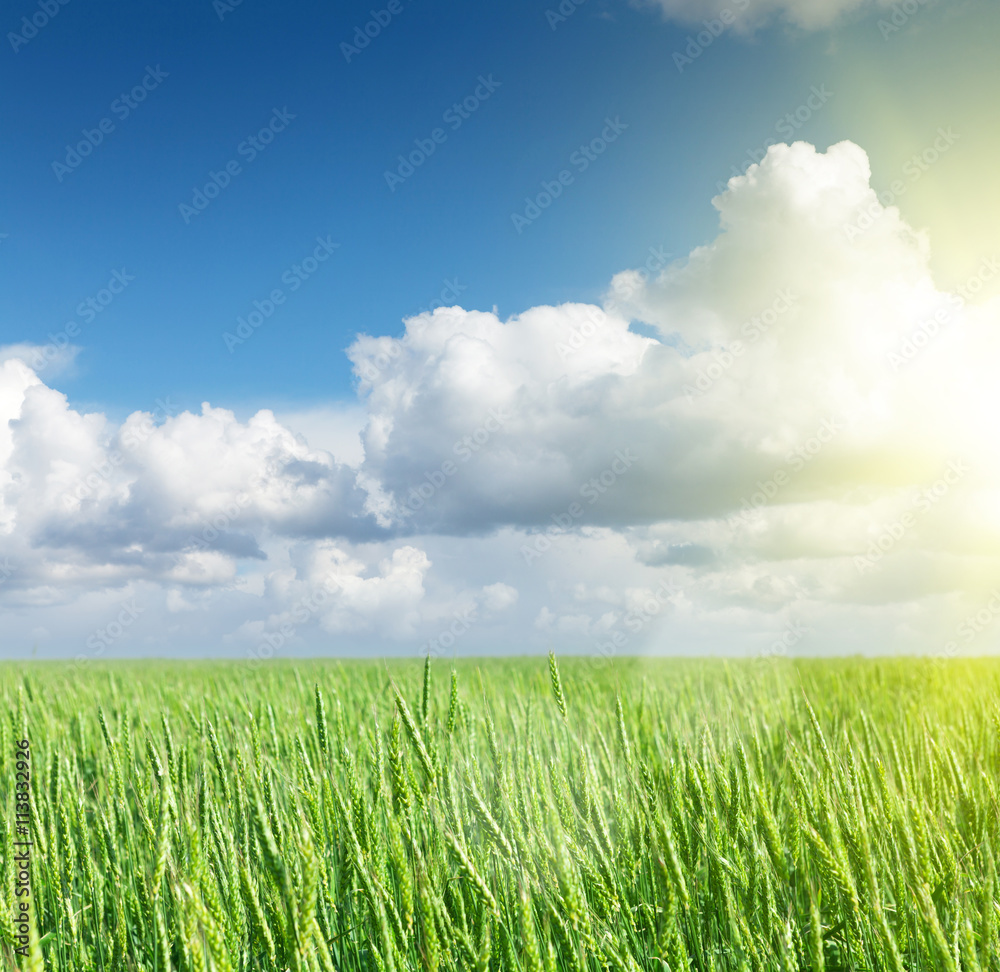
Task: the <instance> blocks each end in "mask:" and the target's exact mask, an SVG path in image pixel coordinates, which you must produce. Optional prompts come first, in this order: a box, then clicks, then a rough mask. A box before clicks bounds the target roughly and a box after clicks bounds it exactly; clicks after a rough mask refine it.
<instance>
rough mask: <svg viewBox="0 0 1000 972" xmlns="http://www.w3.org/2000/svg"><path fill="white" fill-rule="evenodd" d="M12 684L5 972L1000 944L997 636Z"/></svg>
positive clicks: (891, 957)
mask: <svg viewBox="0 0 1000 972" xmlns="http://www.w3.org/2000/svg"><path fill="white" fill-rule="evenodd" d="M0 700H2V705H3V706H4V708H5V711H6V715H5V716H4V718H3V719H2V720H0V848H2V852H3V860H2V874H0V884H2V888H3V892H2V895H0V935H2V939H3V945H2V950H3V961H4V964H5V967H7V968H18V969H31V970H41V969H43V968H44V969H50V970H59V972H86V970H102V972H103V970H108V972H118V970H140V969H141V970H147V972H164V970H184V972H188V970H191V972H196V970H197V972H200V970H208V969H213V970H234V972H243V970H251V969H262V970H284V969H289V970H296V972H299V970H301V972H306V970H310V972H330V970H333V969H336V970H344V972H347V970H362V969H363V970H384V972H389V970H405V969H427V970H434V969H441V970H446V969H463V970H473V969H481V970H487V969H491V970H501V969H502V970H511V972H513V970H525V972H542V970H555V969H558V970H574V972H579V970H584V969H586V970H596V969H609V970H610V969H614V970H636V969H643V970H658V972H660V970H668V969H669V970H671V972H679V970H699V972H708V970H719V972H722V970H736V969H749V970H759V969H780V970H795V969H824V968H825V969H827V970H836V969H858V970H862V969H865V970H867V969H872V970H881V969H885V970H890V972H899V970H903V969H928V970H930V969H946V970H953V972H957V970H959V969H963V970H977V969H984V970H985V969H1000V946H998V935H997V922H998V918H1000V912H998V908H997V904H996V884H997V879H996V853H997V850H996V849H997V848H1000V834H998V817H997V812H998V803H997V769H998V766H1000V736H998V713H1000V709H998V701H1000V666H998V665H997V664H995V663H993V662H990V661H969V662H950V663H948V664H941V663H935V662H932V661H917V660H892V661H867V662H863V661H848V660H839V661H810V662H789V661H784V660H758V661H748V662H729V663H725V662H721V661H706V662H695V661H640V660H637V659H622V660H619V661H617V662H616V663H615V664H614V665H613V666H612V665H608V666H605V667H597V666H595V665H594V664H593V663H592V662H588V661H586V660H583V659H563V660H560V662H559V663H558V664H557V663H556V661H555V659H550V660H549V661H546V660H545V659H544V658H542V659H518V660H513V661H501V660H490V661H484V662H480V663H472V662H459V663H458V664H457V666H456V667H455V668H452V667H451V666H450V665H449V664H448V663H444V662H435V663H433V664H430V665H428V666H426V667H422V666H421V664H420V663H419V662H409V663H393V664H390V665H388V666H386V665H385V664H376V663H344V664H340V663H337V662H330V661H315V662H313V661H301V662H296V663H291V662H287V663H280V664H274V665H271V666H267V667H265V668H263V669H262V670H261V671H259V672H251V671H248V669H247V668H246V667H245V666H239V665H226V664H216V663H201V664H195V665H188V666H185V665H181V664H167V663H159V662H149V663H145V664H138V663H136V664H130V665H116V666H111V665H107V666H103V667H97V666H94V667H92V668H91V669H89V670H87V671H86V673H83V674H81V673H79V672H71V671H70V670H68V669H66V668H63V667H60V666H55V665H33V666H12V665H9V666H4V667H2V668H0ZM20 740H28V744H29V745H30V753H31V755H30V757H29V760H30V763H31V767H32V770H31V791H32V793H31V797H32V799H31V810H30V832H31V840H32V843H33V846H32V848H31V864H30V900H31V902H32V905H33V907H32V910H31V914H32V920H31V922H30V923H28V924H29V925H30V928H28V931H29V934H28V936H27V942H28V944H27V946H26V947H25V946H24V944H23V942H24V940H23V939H21V938H19V937H18V936H19V932H20V931H24V930H25V927H26V926H25V925H24V924H23V923H22V924H21V925H18V919H19V915H20V912H19V911H18V908H19V901H20V900H21V899H19V898H18V896H17V890H18V883H19V880H20V878H19V874H20V872H19V871H18V869H17V868H16V867H15V863H14V862H15V853H16V848H15V841H18V840H24V839H25V836H24V835H23V834H22V835H21V836H20V837H19V836H18V833H17V827H16V826H15V821H16V819H17V806H16V804H17V801H16V798H15V797H16V791H15V777H16V769H17V766H16V762H17V753H18V752H19V750H18V749H17V746H18V742H19V741H20ZM22 883H23V882H22ZM16 948H20V949H21V952H20V954H18V953H16V952H15V949H16Z"/></svg>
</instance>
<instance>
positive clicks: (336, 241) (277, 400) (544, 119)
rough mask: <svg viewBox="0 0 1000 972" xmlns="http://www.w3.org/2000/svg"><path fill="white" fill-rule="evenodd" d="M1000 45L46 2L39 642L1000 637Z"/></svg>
mask: <svg viewBox="0 0 1000 972" xmlns="http://www.w3.org/2000/svg"><path fill="white" fill-rule="evenodd" d="M43 3H44V6H42V4H43ZM53 4H55V6H53ZM230 8H231V9H230ZM559 9H561V10H563V11H564V12H565V19H563V20H556V19H555V18H554V17H553V16H551V15H550V11H551V10H559ZM46 10H49V11H51V10H55V11H56V13H55V15H54V16H50V15H49V14H48V13H46ZM373 10H375V11H376V12H375V13H373V12H372V11H373ZM383 10H384V11H386V12H384V13H383V12H381V11H383ZM220 14H221V15H220ZM373 18H375V19H376V20H382V21H383V23H382V25H381V29H380V30H375V29H374V28H372V29H371V33H372V34H373V35H377V36H373V37H372V39H371V40H370V43H368V44H367V46H365V47H364V48H363V49H358V50H355V51H351V50H347V55H348V56H345V47H344V45H347V44H351V45H353V44H354V41H355V36H356V33H357V31H358V30H359V29H360V30H364V29H365V25H366V24H368V23H369V22H370V21H372V20H373ZM32 20H34V21H35V23H36V25H37V27H32V24H31V21H32ZM25 24H27V25H28V29H27V30H25V26H24V25H25ZM998 27H1000V8H998V7H997V6H996V5H991V4H988V3H987V2H986V0H949V2H946V0H936V2H935V0H901V2H900V3H896V2H895V0H648V2H634V3H629V2H627V0H583V2H581V3H580V4H579V5H576V4H575V3H573V2H572V0H563V3H562V6H561V7H560V6H558V5H556V4H553V3H551V2H550V0H538V2H520V0H515V2H511V3H507V4H503V5H499V6H497V5H494V6H485V5H484V6H482V7H477V6H465V7H458V6H456V5H453V4H441V3H435V2H432V0H392V6H391V8H390V5H389V4H388V3H382V2H381V0H376V5H375V6H374V7H373V3H372V0H368V2H366V3H347V4H340V5H336V6H332V5H321V4H313V3H297V4H294V5H291V6H279V5H277V4H275V3H267V2H264V0H242V2H241V3H239V4H237V5H233V4H231V2H229V0H226V3H222V2H221V0H220V2H219V3H215V4H213V2H212V0H197V2H184V3H176V4H166V3H162V4H157V3H144V4H126V3H106V4H101V5H94V4H88V3H87V2H86V0H68V2H66V3H65V4H62V5H59V4H58V2H57V0H15V2H13V3H11V4H9V5H8V6H7V7H6V8H5V9H4V12H3V14H2V15H0V31H2V32H3V35H4V36H3V39H2V40H0V112H2V113H3V117H4V119H5V122H6V125H5V128H4V131H5V135H6V141H5V147H4V148H3V150H0V198H2V200H3V204H2V206H0V234H2V236H0V284H2V286H0V626H2V627H3V630H4V631H5V632H7V642H8V644H9V645H10V646H13V647H9V649H8V650H10V651H12V652H14V653H21V654H27V653H29V652H31V651H37V652H38V654H39V655H41V656H44V657H66V656H72V657H77V658H80V657H82V658H83V662H82V664H86V662H87V661H88V660H97V659H99V658H112V657H127V656H134V655H151V654H160V655H181V656H191V655H196V656H201V655H208V654H211V655H222V656H225V657H235V658H256V659H258V660H260V659H262V658H264V657H270V655H268V654H266V652H270V653H271V654H274V653H278V654H281V653H284V654H296V653H317V652H324V653H329V652H332V653H339V654H374V653H391V654H400V653H404V654H405V653H426V652H431V653H434V654H438V653H456V652H460V653H465V654H474V653H487V652H509V651H544V650H547V649H548V648H549V647H556V648H558V649H559V650H561V651H572V652H592V651H605V649H606V648H607V646H608V645H611V646H612V648H611V649H610V650H612V651H628V652H635V651H650V652H673V653H687V654H698V653H726V654H734V653H735V654H747V653H773V651H780V652H787V651H788V650H789V649H790V648H794V650H795V651H796V652H799V653H803V654H826V653H837V652H843V651H872V652H873V651H926V652H937V653H946V654H953V653H956V652H957V651H959V650H961V651H977V652H978V651H986V650H992V648H993V647H994V644H993V641H992V640H991V639H992V635H989V634H986V633H983V632H986V630H987V628H986V627H985V626H984V625H982V624H979V621H977V622H976V624H978V625H979V628H978V629H976V638H974V639H972V642H971V644H967V643H966V641H965V640H964V639H965V634H966V633H967V632H968V631H970V630H973V629H972V628H970V627H969V624H968V619H969V618H970V617H971V618H978V617H979V616H980V613H981V612H982V611H983V610H986V609H985V608H984V607H983V605H984V604H992V603H994V601H993V600H992V586H993V585H994V578H995V577H996V576H1000V455H998V454H997V450H996V446H995V432H994V417H995V414H996V411H997V409H998V408H1000V398H998V393H997V391H996V388H995V385H996V383H995V379H994V376H995V370H996V361H997V358H998V355H1000V348H998V346H997V339H996V334H997V333H1000V330H998V328H997V321H998V320H1000V305H998V300H1000V298H998V297H997V290H998V284H1000V254H998V252H997V240H996V225H997V222H998V219H1000V213H998V211H997V205H998V204H997V199H996V194H995V192H993V185H994V183H995V168H996V159H997V157H998V153H1000V129H998V127H997V124H996V108H995V98H994V93H995V91H996V81H997V71H996V67H995V63H994V61H995V50H994V44H993V40H994V38H995V37H996V36H997V34H996V31H997V28H998ZM4 45H6V46H4ZM133 91H135V95H134V96H133V94H132V92H133ZM456 106H459V107H457V108H456ZM88 133H89V134H88ZM81 142H83V143H84V144H83V146H82V148H83V151H82V152H80V143H81ZM775 143H780V144H775ZM88 148H90V150H89V151H88ZM431 148H433V152H430V149H431ZM415 152H416V153H418V154H417V155H415V156H414V157H413V158H414V159H415V160H416V161H415V162H407V161H405V158H404V161H402V162H401V161H400V156H404V157H410V156H411V153H415ZM421 152H424V153H427V157H426V158H424V159H422V160H421V157H420V155H419V153H421ZM416 162H420V164H419V165H417V164H416ZM757 163H759V164H757ZM410 165H412V166H413V167H412V170H411V168H410V167H409V166H410ZM744 172H745V173H746V174H745V175H741V173H744ZM731 176H738V178H734V179H730V177H731ZM550 196H551V199H549V197H550ZM535 206H538V208H537V209H535V208H533V207H535ZM435 302H436V303H442V302H443V303H444V304H445V305H447V308H446V309H439V310H438V311H436V312H435V313H431V312H430V311H429V308H431V307H432V305H433V304H434V303H435ZM227 335H229V337H228V338H227ZM56 343H58V344H66V345H67V348H66V350H65V351H63V352H60V353H59V354H54V344H56ZM46 356H48V358H49V359H50V360H49V361H48V363H47V364H45V363H44V361H45V359H46ZM203 403H207V404H204V405H203ZM789 639H791V641H792V642H793V644H790V643H789ZM956 645H959V646H960V647H959V648H955V646H956ZM775 646H777V647H775ZM949 646H951V647H949Z"/></svg>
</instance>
